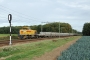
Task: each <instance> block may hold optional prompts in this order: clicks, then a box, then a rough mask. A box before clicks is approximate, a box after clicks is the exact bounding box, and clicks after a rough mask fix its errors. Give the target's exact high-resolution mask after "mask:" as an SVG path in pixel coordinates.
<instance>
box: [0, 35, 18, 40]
mask: <svg viewBox="0 0 90 60" xmlns="http://www.w3.org/2000/svg"><path fill="white" fill-rule="evenodd" d="M9 36H10V34H0V40H7V39H9V38H10V37H9ZM12 39H18V34H12Z"/></svg>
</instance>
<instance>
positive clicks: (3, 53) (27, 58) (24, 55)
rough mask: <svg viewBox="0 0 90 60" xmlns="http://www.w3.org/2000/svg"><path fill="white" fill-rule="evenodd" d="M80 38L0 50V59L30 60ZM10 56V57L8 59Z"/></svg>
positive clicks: (46, 41) (45, 41)
mask: <svg viewBox="0 0 90 60" xmlns="http://www.w3.org/2000/svg"><path fill="white" fill-rule="evenodd" d="M78 37H80V36H74V37H70V38H64V39H54V40H56V41H52V40H44V41H43V40H42V41H39V42H33V43H25V44H19V45H15V46H11V47H4V48H0V58H2V57H3V58H5V57H7V58H5V60H31V59H33V58H34V57H38V56H41V55H43V54H44V53H46V52H50V51H51V50H53V49H55V48H57V47H59V46H61V45H64V44H65V43H67V42H69V41H72V40H74V39H76V38H78ZM8 56H10V57H8Z"/></svg>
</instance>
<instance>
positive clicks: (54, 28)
mask: <svg viewBox="0 0 90 60" xmlns="http://www.w3.org/2000/svg"><path fill="white" fill-rule="evenodd" d="M21 28H22V26H12V34H18V33H19V30H20V29H21ZM30 28H31V29H33V30H37V32H38V33H39V32H41V25H33V26H30ZM42 31H43V32H59V22H54V23H48V24H44V25H42ZM72 31H73V32H74V33H76V32H77V31H76V30H74V29H72V27H71V25H70V24H68V23H61V22H60V32H61V33H71V32H72ZM0 34H9V27H1V28H0Z"/></svg>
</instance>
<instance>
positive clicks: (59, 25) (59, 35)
mask: <svg viewBox="0 0 90 60" xmlns="http://www.w3.org/2000/svg"><path fill="white" fill-rule="evenodd" d="M59 38H60V22H59Z"/></svg>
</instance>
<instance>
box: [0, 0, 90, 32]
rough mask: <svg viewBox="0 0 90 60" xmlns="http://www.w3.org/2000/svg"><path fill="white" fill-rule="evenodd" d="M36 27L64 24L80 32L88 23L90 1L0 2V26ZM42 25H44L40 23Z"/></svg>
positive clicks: (10, 0) (27, 0)
mask: <svg viewBox="0 0 90 60" xmlns="http://www.w3.org/2000/svg"><path fill="white" fill-rule="evenodd" d="M8 14H12V16H13V19H12V25H13V26H16V25H38V24H41V23H42V22H59V21H60V22H66V23H69V24H71V26H72V28H73V29H76V30H78V31H82V28H83V24H84V23H86V22H90V17H89V16H90V0H0V26H1V27H2V26H9V23H8V18H7V17H8ZM42 24H44V23H42Z"/></svg>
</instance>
